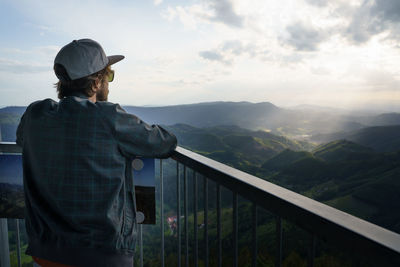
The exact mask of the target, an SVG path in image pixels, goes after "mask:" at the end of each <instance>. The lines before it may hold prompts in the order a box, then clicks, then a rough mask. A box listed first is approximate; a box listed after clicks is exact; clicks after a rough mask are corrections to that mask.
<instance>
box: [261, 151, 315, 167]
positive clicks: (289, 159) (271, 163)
mask: <svg viewBox="0 0 400 267" xmlns="http://www.w3.org/2000/svg"><path fill="white" fill-rule="evenodd" d="M310 157H313V155H312V154H311V153H310V152H306V151H293V150H290V149H285V150H284V151H282V152H281V153H279V154H278V155H276V156H274V157H272V158H270V159H269V160H267V161H266V162H265V163H264V164H263V165H262V166H261V168H263V169H267V170H271V171H279V170H282V169H283V168H284V167H286V166H288V165H290V164H293V163H295V162H296V161H299V160H302V159H305V158H310Z"/></svg>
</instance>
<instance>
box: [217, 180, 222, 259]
mask: <svg viewBox="0 0 400 267" xmlns="http://www.w3.org/2000/svg"><path fill="white" fill-rule="evenodd" d="M217 246H218V266H219V267H221V266H222V242H221V186H220V184H219V183H217Z"/></svg>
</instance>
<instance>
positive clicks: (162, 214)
mask: <svg viewBox="0 0 400 267" xmlns="http://www.w3.org/2000/svg"><path fill="white" fill-rule="evenodd" d="M162 163H163V162H162V159H160V204H161V206H160V212H161V214H160V215H161V219H160V224H161V266H162V267H164V195H163V193H164V192H163V191H164V188H163V166H162Z"/></svg>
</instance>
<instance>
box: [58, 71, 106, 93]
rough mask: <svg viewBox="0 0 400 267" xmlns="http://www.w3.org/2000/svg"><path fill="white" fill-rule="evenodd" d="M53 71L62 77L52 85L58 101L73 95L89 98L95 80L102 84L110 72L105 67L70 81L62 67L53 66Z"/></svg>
mask: <svg viewBox="0 0 400 267" xmlns="http://www.w3.org/2000/svg"><path fill="white" fill-rule="evenodd" d="M54 71H55V72H56V73H57V75H58V76H59V77H62V79H60V80H59V81H58V82H57V83H55V84H54V86H55V88H57V93H58V98H59V99H62V98H64V97H66V96H70V95H73V94H75V93H83V94H84V95H86V96H88V97H91V96H93V95H94V93H95V92H94V91H93V90H92V87H93V86H94V85H95V82H96V79H99V80H100V83H104V82H105V80H106V79H108V78H107V77H108V75H109V74H110V72H111V67H110V66H107V67H106V68H104V69H102V70H101V71H98V72H96V73H94V74H92V75H89V76H86V77H83V78H79V79H76V80H71V78H70V77H69V75H68V73H67V71H66V70H65V68H64V66H63V65H60V64H55V65H54Z"/></svg>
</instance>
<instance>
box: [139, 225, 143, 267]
mask: <svg viewBox="0 0 400 267" xmlns="http://www.w3.org/2000/svg"><path fill="white" fill-rule="evenodd" d="M139 245H140V267H143V224H139Z"/></svg>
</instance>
